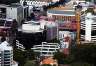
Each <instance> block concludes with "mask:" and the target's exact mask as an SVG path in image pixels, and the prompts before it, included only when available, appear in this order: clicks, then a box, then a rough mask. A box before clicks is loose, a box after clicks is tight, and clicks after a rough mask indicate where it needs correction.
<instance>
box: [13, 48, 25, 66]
mask: <svg viewBox="0 0 96 66" xmlns="http://www.w3.org/2000/svg"><path fill="white" fill-rule="evenodd" d="M13 54H14V55H13V59H14V60H15V61H17V62H18V63H19V66H24V64H25V62H26V58H25V57H24V52H23V51H21V50H19V49H14V50H13Z"/></svg>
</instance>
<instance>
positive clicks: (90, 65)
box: [54, 45, 96, 66]
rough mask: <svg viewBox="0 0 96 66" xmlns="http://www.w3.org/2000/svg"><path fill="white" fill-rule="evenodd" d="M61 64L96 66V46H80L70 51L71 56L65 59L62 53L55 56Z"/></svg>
mask: <svg viewBox="0 0 96 66" xmlns="http://www.w3.org/2000/svg"><path fill="white" fill-rule="evenodd" d="M54 58H55V59H57V60H58V61H59V62H58V63H59V64H70V65H71V66H96V45H79V46H76V47H72V48H71V49H70V55H69V56H67V57H65V55H63V54H62V52H57V53H55V54H54Z"/></svg>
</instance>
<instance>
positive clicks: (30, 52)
mask: <svg viewBox="0 0 96 66" xmlns="http://www.w3.org/2000/svg"><path fill="white" fill-rule="evenodd" d="M35 56H36V54H35V52H34V51H33V50H31V49H29V50H26V51H25V58H27V59H28V60H34V59H35Z"/></svg>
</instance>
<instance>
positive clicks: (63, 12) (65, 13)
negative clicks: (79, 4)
mask: <svg viewBox="0 0 96 66" xmlns="http://www.w3.org/2000/svg"><path fill="white" fill-rule="evenodd" d="M48 13H52V14H62V15H65V16H66V15H67V16H68V15H75V11H67V10H66V11H62V10H48Z"/></svg>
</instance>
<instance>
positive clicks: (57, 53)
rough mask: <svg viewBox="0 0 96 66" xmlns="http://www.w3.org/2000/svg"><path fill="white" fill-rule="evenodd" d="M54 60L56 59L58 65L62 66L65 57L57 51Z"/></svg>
mask: <svg viewBox="0 0 96 66" xmlns="http://www.w3.org/2000/svg"><path fill="white" fill-rule="evenodd" d="M53 58H54V59H56V60H57V61H58V63H59V64H64V62H66V61H65V58H66V56H65V55H64V53H62V52H60V51H57V52H56V53H55V54H54V56H53Z"/></svg>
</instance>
